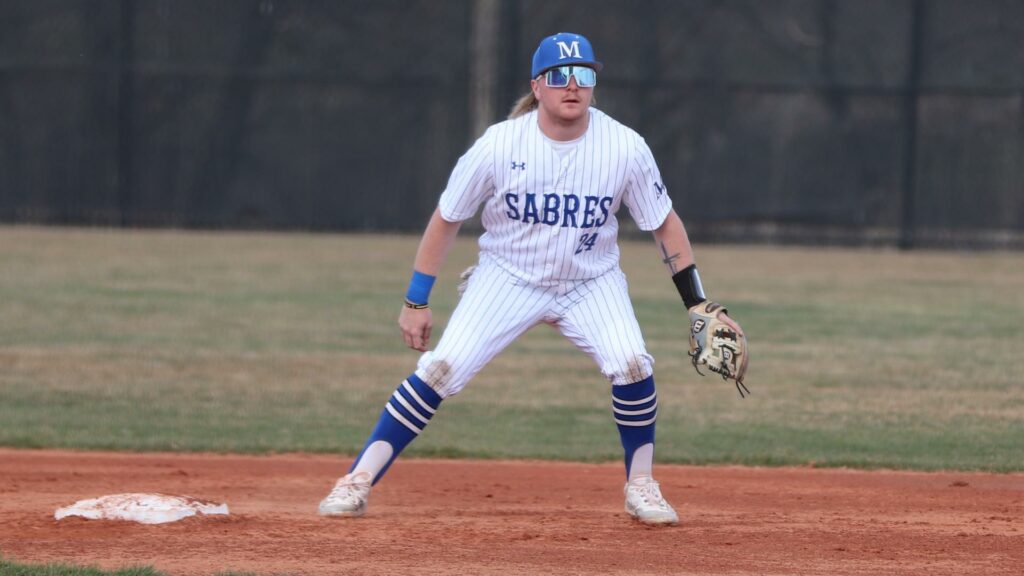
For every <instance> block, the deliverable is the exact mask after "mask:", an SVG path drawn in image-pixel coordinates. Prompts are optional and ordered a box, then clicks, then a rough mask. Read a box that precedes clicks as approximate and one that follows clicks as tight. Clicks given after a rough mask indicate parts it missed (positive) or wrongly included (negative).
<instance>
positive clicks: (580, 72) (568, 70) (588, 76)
mask: <svg viewBox="0 0 1024 576" xmlns="http://www.w3.org/2000/svg"><path fill="white" fill-rule="evenodd" d="M570 76H575V77H576V85H577V86H579V87H580V88H593V87H594V86H597V72H595V71H594V69H593V68H587V67H586V66H559V67H557V68H552V69H551V70H548V71H547V72H545V73H544V82H545V83H546V84H547V85H548V86H549V87H551V88H565V87H566V86H568V85H569V77H570Z"/></svg>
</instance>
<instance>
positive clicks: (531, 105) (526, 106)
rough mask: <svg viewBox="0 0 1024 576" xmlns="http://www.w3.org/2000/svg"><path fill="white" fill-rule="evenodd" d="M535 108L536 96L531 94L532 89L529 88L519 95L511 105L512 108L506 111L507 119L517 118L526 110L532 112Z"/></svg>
mask: <svg viewBox="0 0 1024 576" xmlns="http://www.w3.org/2000/svg"><path fill="white" fill-rule="evenodd" d="M536 109H537V97H536V96H534V95H533V90H530V91H529V92H527V93H526V94H523V95H522V96H520V97H519V100H516V103H515V104H513V105H512V110H511V111H510V112H509V113H508V119H509V120H511V119H513V118H519V117H520V116H522V115H523V114H526V113H527V112H532V111H533V110H536Z"/></svg>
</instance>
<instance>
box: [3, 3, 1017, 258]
mask: <svg viewBox="0 0 1024 576" xmlns="http://www.w3.org/2000/svg"><path fill="white" fill-rule="evenodd" d="M557 31H576V32H581V33H583V34H586V35H587V36H588V37H589V38H590V39H591V40H592V42H593V43H594V46H595V49H596V50H597V52H598V56H599V57H600V58H601V59H602V60H604V61H605V65H606V68H605V71H604V72H603V73H602V74H601V77H600V82H599V86H598V88H597V99H598V106H599V107H600V108H602V109H604V110H606V111H608V112H610V113H611V114H612V115H613V116H615V117H616V118H618V119H619V120H621V121H622V122H624V123H625V124H627V125H629V126H631V127H633V128H635V129H637V131H639V132H640V133H641V134H643V135H644V136H645V137H646V138H647V140H648V142H649V143H650V145H651V148H652V149H653V150H654V153H655V157H656V158H657V159H658V162H659V164H660V165H661V168H662V172H663V176H664V179H665V182H666V184H667V185H668V186H669V190H670V193H671V194H672V196H673V198H674V200H675V202H676V206H677V209H678V211H679V213H680V215H682V217H683V219H684V221H685V222H686V223H687V227H688V229H689V230H690V232H691V235H692V236H694V237H695V238H698V239H702V240H723V241H777V242H831V243H842V244H881V245H901V246H904V247H911V246H981V247H1024V184H1022V182H1024V2H1020V1H1019V0H974V1H967V0H703V1H697V0H675V1H670V0H647V1H644V2H630V1H626V0H615V1H613V0H593V1H586V2H581V1H576V2H566V1H562V0H545V1H540V0H538V1H512V0H448V1H436V0H406V1H400V0H372V1H371V0H363V1H356V0H333V1H328V0H319V1H314V0H306V1H302V0H137V1H130V0H35V1H28V0H0V221H3V222H31V223H46V224H85V225H123V226H180V227H204V228H233V227H243V228H268V229H306V230H405V231H419V230H421V229H422V226H423V225H424V223H425V222H426V219H427V217H428V216H429V214H430V211H431V210H432V208H433V206H434V204H435V203H436V200H437V196H438V194H439V193H440V191H441V190H442V189H443V187H444V185H445V182H446V179H447V176H448V173H449V171H450V169H451V167H452V166H453V165H454V162H455V161H456V159H457V158H458V156H459V155H460V154H461V153H462V152H463V151H464V150H465V149H466V147H467V146H468V145H469V144H470V143H471V142H472V140H473V139H474V138H475V137H476V136H477V135H478V134H479V133H480V132H481V131H482V129H483V127H485V126H486V125H487V124H489V123H491V122H494V121H496V120H498V119H500V118H502V117H503V116H504V115H505V113H506V112H507V110H508V108H509V106H510V105H511V104H512V102H513V101H514V100H515V98H516V97H517V96H518V95H519V94H520V93H522V92H524V91H525V90H526V88H527V82H528V73H529V72H528V71H529V62H530V57H531V55H532V51H533V49H534V47H535V46H536V44H537V42H538V40H539V39H540V38H541V37H542V36H544V35H546V34H550V33H554V32H557Z"/></svg>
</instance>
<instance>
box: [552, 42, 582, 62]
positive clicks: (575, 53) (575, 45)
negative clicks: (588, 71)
mask: <svg viewBox="0 0 1024 576" xmlns="http://www.w3.org/2000/svg"><path fill="white" fill-rule="evenodd" d="M556 44H558V59H559V60H563V59H565V58H579V57H580V41H579V40H573V41H572V44H566V43H565V42H556Z"/></svg>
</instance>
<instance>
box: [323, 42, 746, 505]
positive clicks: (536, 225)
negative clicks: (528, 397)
mask: <svg viewBox="0 0 1024 576" xmlns="http://www.w3.org/2000/svg"><path fill="white" fill-rule="evenodd" d="M601 69H602V64H601V62H600V61H598V60H597V59H596V58H595V56H594V51H593V48H592V47H591V44H590V42H589V41H588V40H587V39H586V38H584V37H583V36H581V35H579V34H571V33H559V34H555V35H554V36H549V37H547V38H544V39H543V40H542V41H541V42H540V45H539V46H538V47H537V50H536V52H535V53H534V55H533V70H532V80H531V81H530V88H531V90H530V92H529V93H528V94H526V95H525V96H523V98H521V99H520V101H519V102H518V103H517V104H516V106H515V107H514V108H513V110H512V113H511V114H510V117H509V119H508V120H506V121H504V122H501V123H498V124H495V125H493V126H491V127H490V128H489V129H488V130H487V131H486V133H485V134H484V135H483V136H482V137H480V139H479V140H477V141H476V143H475V144H473V146H472V147H471V148H470V149H469V150H468V151H467V152H466V154H465V155H463V156H462V158H460V159H459V161H458V163H457V165H456V166H455V168H454V170H453V171H452V174H451V177H450V179H449V181H448V186H447V188H446V189H445V190H444V192H443V193H442V194H441V199H440V202H439V204H438V207H437V209H436V210H435V211H434V214H433V216H432V217H431V219H430V222H429V224H428V225H427V228H426V231H425V233H424V234H423V238H422V241H421V242H420V246H419V250H418V251H417V253H416V260H415V263H414V268H413V273H412V279H411V281H410V284H409V289H408V292H407V294H406V298H405V305H404V307H403V308H402V311H401V314H400V316H399V319H398V324H399V327H400V328H401V332H402V337H403V338H404V339H405V343H406V344H407V345H408V346H409V347H410V348H413V349H415V350H419V351H421V352H423V354H422V355H421V357H420V359H419V362H418V365H417V368H416V371H415V372H413V373H412V374H411V375H409V377H408V378H406V379H405V381H403V382H402V383H401V384H400V385H399V386H398V388H397V389H396V390H395V392H394V394H392V396H391V398H390V400H389V401H388V403H387V404H386V405H385V407H384V411H383V412H382V413H381V416H380V420H379V421H378V423H377V426H376V427H375V428H374V430H373V432H372V433H371V435H370V437H369V439H368V440H367V441H366V445H365V447H364V448H363V450H362V452H360V454H359V456H358V457H357V458H356V460H355V462H354V463H353V464H352V467H351V469H350V470H349V473H348V474H347V475H345V476H344V477H342V478H341V479H340V480H338V481H337V483H336V485H335V487H334V489H333V490H332V491H331V492H330V494H329V495H328V496H327V497H326V498H325V499H324V500H323V501H322V502H321V503H320V507H319V513H320V514H322V515H325V516H342V517H346V516H347V517H352V516H361V515H363V513H364V512H365V510H366V505H367V501H368V498H369V494H370V489H371V487H372V486H373V485H374V484H376V483H377V482H379V481H380V479H381V477H382V476H383V475H384V473H385V472H386V471H387V469H388V467H389V466H390V465H391V463H392V462H393V461H394V459H395V458H396V457H397V456H398V454H399V453H400V452H401V451H402V449H404V448H405V447H406V446H407V445H408V444H409V442H411V441H412V440H413V439H415V438H416V436H418V435H419V434H420V433H421V432H423V429H424V428H425V427H426V425H427V424H428V423H429V422H430V420H431V418H433V417H434V415H435V414H436V413H437V411H438V409H439V407H440V406H441V403H442V402H443V401H444V400H445V399H446V398H449V397H451V396H453V395H455V394H457V393H459V391H460V390H462V389H463V387H464V386H465V385H466V384H467V383H468V382H469V381H470V380H471V379H472V378H473V376H474V375H475V374H476V373H477V372H479V371H480V370H481V369H482V368H483V367H484V366H485V365H486V364H487V363H488V362H489V361H490V360H491V359H492V358H494V357H495V355H497V354H498V353H499V352H501V351H502V350H503V349H504V348H505V347H507V346H508V345H509V344H510V343H511V342H512V341H514V340H515V339H516V338H517V337H519V336H520V335H521V334H523V333H524V332H526V331H527V330H528V329H529V328H531V327H533V326H535V325H537V324H541V323H544V324H549V325H551V326H553V327H554V328H556V329H558V330H559V331H560V332H561V333H562V334H563V335H564V336H565V337H566V338H568V339H569V340H570V341H571V342H572V343H573V344H575V345H576V346H577V347H578V348H579V349H580V350H582V351H583V352H585V353H587V354H588V355H589V356H590V357H591V358H593V359H594V361H595V362H596V363H597V366H598V368H599V369H600V370H601V372H602V373H603V374H604V376H605V378H607V379H608V381H609V382H610V383H611V396H612V398H611V400H612V415H613V418H614V420H615V423H616V425H617V426H618V429H619V433H620V435H621V439H622V447H623V449H624V452H625V467H626V484H625V487H624V492H625V509H626V511H627V512H628V513H629V514H630V515H631V516H632V517H633V518H635V519H637V520H639V521H640V522H643V523H646V524H675V523H676V522H678V516H677V514H676V512H675V510H674V509H673V508H672V506H670V505H669V503H668V502H666V501H665V498H664V497H663V496H662V494H661V491H660V489H659V487H658V482H657V481H655V480H654V478H653V476H652V466H653V458H654V429H655V419H656V416H657V412H658V397H657V393H656V390H655V386H654V373H653V370H652V366H653V364H654V359H653V358H652V357H651V355H650V354H648V352H647V348H646V347H645V344H644V339H643V336H642V335H641V333H640V327H639V325H638V323H637V319H636V316H635V314H634V312H633V307H632V303H631V301H630V298H629V294H628V292H627V285H626V277H625V275H624V274H623V272H622V270H621V269H620V268H619V247H618V244H617V236H618V229H619V224H618V219H617V215H618V213H619V209H620V208H621V207H622V206H625V207H626V208H627V209H628V210H629V213H630V215H631V216H632V218H633V220H634V221H635V222H636V224H637V225H638V226H639V227H640V228H641V229H642V230H648V231H651V232H653V235H654V240H655V242H656V244H657V247H658V250H659V252H660V253H661V256H662V262H663V263H664V264H665V265H666V267H667V268H668V272H669V274H671V276H672V279H673V281H674V282H675V284H676V286H677V288H678V290H679V292H680V295H681V296H682V298H683V301H684V302H685V304H686V306H687V308H690V307H692V306H694V305H697V304H700V303H702V302H704V301H705V300H706V299H705V296H704V293H703V288H702V287H701V283H700V278H699V276H698V274H697V269H696V266H695V264H694V257H693V252H692V250H691V247H690V242H689V239H688V238H687V235H686V231H685V229H684V228H683V223H682V221H681V220H680V219H679V217H678V216H677V215H676V213H675V211H674V210H673V208H672V201H671V200H670V199H669V195H668V193H667V191H666V187H665V185H664V183H663V182H662V180H661V174H660V173H659V171H658V167H657V165H656V164H655V161H654V158H653V157H652V155H651V151H650V149H649V148H648V147H647V144H646V143H645V142H644V140H643V138H641V137H640V136H639V135H638V134H637V133H636V132H634V131H633V130H631V129H629V128H627V127H625V126H623V125H622V124H620V123H618V122H616V121H615V120H613V119H612V118H611V117H610V116H608V115H607V114H605V113H603V112H601V111H600V110H598V109H596V108H594V107H592V106H591V99H592V97H593V93H594V87H595V86H596V85H597V76H598V74H599V73H600V72H601ZM481 205H482V206H483V213H482V224H483V227H484V229H485V232H484V234H483V235H482V236H481V237H480V240H479V246H480V257H479V262H478V263H477V265H476V267H475V270H473V272H472V274H471V275H470V276H469V278H468V281H467V283H466V286H465V292H464V293H463V295H462V297H461V300H460V301H459V304H458V306H457V307H456V309H455V311H454V312H453V314H452V317H451V319H450V320H449V323H448V327H447V329H446V330H445V331H444V334H443V335H442V336H441V339H440V341H439V342H438V343H437V347H436V348H435V349H433V350H431V351H428V349H427V346H428V343H429V341H430V337H431V328H432V319H431V312H430V308H429V306H428V304H427V302H428V299H429V295H430V291H431V288H432V286H433V284H434V280H435V278H436V276H437V274H438V271H439V270H440V268H441V265H442V262H443V261H444V260H445V256H446V254H447V253H448V249H449V248H450V247H451V245H452V242H453V241H454V239H455V236H456V233H457V232H458V230H459V225H460V223H461V222H463V221H464V220H466V219H468V218H470V217H472V216H473V215H474V214H476V212H477V211H478V210H479V209H480V206H481ZM718 319H719V320H720V321H721V322H724V323H725V324H727V325H728V326H730V327H732V328H733V329H735V330H736V331H737V332H738V333H739V334H741V335H742V332H741V331H740V328H739V326H738V325H736V324H735V322H733V321H732V320H731V319H729V318H728V316H726V315H725V314H724V313H721V314H718Z"/></svg>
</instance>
